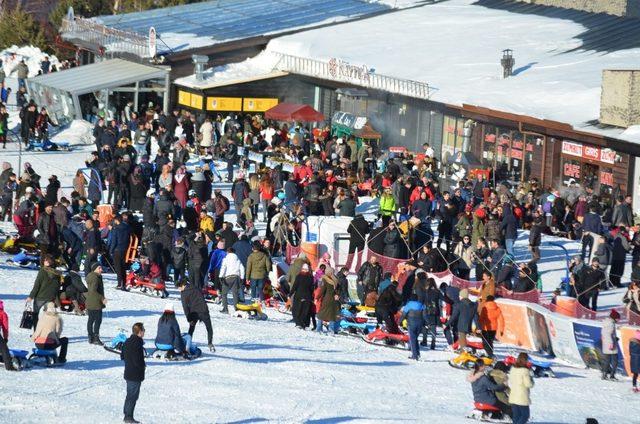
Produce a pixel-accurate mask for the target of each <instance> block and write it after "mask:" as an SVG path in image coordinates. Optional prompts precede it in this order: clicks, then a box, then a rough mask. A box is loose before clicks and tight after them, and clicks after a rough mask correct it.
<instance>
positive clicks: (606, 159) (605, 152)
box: [562, 140, 616, 165]
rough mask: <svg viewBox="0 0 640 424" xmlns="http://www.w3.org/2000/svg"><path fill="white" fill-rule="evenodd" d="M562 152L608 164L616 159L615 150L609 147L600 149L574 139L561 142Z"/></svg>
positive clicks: (611, 163)
mask: <svg viewBox="0 0 640 424" xmlns="http://www.w3.org/2000/svg"><path fill="white" fill-rule="evenodd" d="M562 153H563V154H565V155H569V156H576V157H579V158H582V159H587V160H593V161H598V162H603V163H608V164H610V165H613V164H614V163H615V161H616V152H615V151H613V150H611V149H601V148H599V147H595V146H589V145H583V144H582V143H576V142H574V141H567V140H564V141H563V142H562Z"/></svg>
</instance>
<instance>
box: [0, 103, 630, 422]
mask: <svg viewBox="0 0 640 424" xmlns="http://www.w3.org/2000/svg"><path fill="white" fill-rule="evenodd" d="M37 109H38V107H37V105H35V104H34V103H33V102H29V103H27V104H26V105H25V108H24V110H23V112H24V114H23V115H21V118H22V124H23V134H25V132H24V131H27V133H26V139H27V140H29V139H30V138H31V137H32V136H33V132H34V131H35V133H36V134H37V133H38V132H42V131H44V132H45V133H46V131H47V130H48V125H49V122H48V121H46V120H45V121H43V122H44V123H42V125H43V127H42V129H38V128H34V127H33V125H32V122H33V121H34V119H35V122H37V121H38V119H39V118H38V117H37V116H35V115H36V113H37V112H36V111H37ZM42 113H44V114H45V116H46V111H44V112H41V115H42ZM34 125H36V127H37V124H34ZM24 129H26V130H24ZM94 136H95V150H94V151H92V152H91V153H90V155H89V157H88V158H87V160H86V166H87V168H88V170H89V171H88V172H80V171H79V172H78V173H77V174H76V176H75V178H74V179H73V182H72V185H73V191H72V192H70V194H69V195H68V196H66V195H62V196H61V195H60V193H61V192H62V190H61V185H60V181H59V180H58V178H57V177H56V176H55V175H51V176H49V177H48V179H47V181H48V183H47V184H46V185H45V184H44V183H42V184H41V177H40V175H38V174H37V173H36V171H35V170H34V169H33V167H32V166H31V164H30V163H25V164H24V169H23V170H21V171H22V172H21V175H20V177H19V178H18V177H17V175H16V173H15V172H14V170H13V168H12V167H11V165H10V164H9V163H7V162H5V163H4V164H3V165H2V173H1V174H0V187H1V188H2V193H1V198H0V199H1V202H0V203H1V205H0V207H1V211H2V215H1V216H0V217H1V218H10V219H12V220H13V221H14V222H15V224H16V226H17V228H18V232H19V236H20V237H21V238H22V239H23V240H30V239H32V240H34V241H35V242H36V243H37V247H38V250H39V252H40V255H41V256H40V258H41V263H42V266H41V268H40V270H39V272H38V276H37V278H36V281H35V284H34V287H33V290H32V291H31V293H30V295H29V299H28V300H29V301H30V302H31V301H32V302H33V311H34V315H35V317H36V319H34V324H33V329H34V334H33V338H34V342H35V343H36V344H37V345H38V346H42V348H45V349H46V348H54V347H60V348H61V352H60V354H59V356H58V357H59V360H60V361H61V362H64V361H65V360H66V353H67V352H66V350H67V341H66V339H65V338H64V337H61V333H62V324H61V318H60V317H58V316H57V313H56V310H55V306H56V304H59V303H60V300H61V299H60V295H61V292H62V293H64V295H65V296H68V298H69V299H70V300H71V302H72V304H73V305H74V312H75V313H78V314H81V313H83V312H82V311H81V308H80V305H79V301H80V297H79V295H80V293H78V290H74V287H75V288H76V289H77V285H74V279H77V278H78V277H77V276H80V271H81V269H82V271H83V272H84V275H85V280H86V283H87V286H88V290H87V292H86V293H84V294H83V297H84V299H85V300H84V302H85V308H86V311H87V315H88V322H87V333H88V338H89V342H90V343H93V344H101V343H102V342H101V341H100V336H99V334H100V326H101V321H102V310H103V308H104V307H105V306H106V305H107V299H106V298H105V291H104V284H103V283H102V273H103V272H105V271H108V270H111V271H113V272H114V273H115V274H116V277H117V288H118V289H121V290H127V286H126V278H127V272H130V271H129V262H130V260H129V258H127V254H128V251H129V249H130V247H131V242H132V240H133V239H135V240H139V250H140V259H139V260H140V263H141V268H142V272H143V273H147V274H148V273H151V274H153V276H154V278H160V279H162V280H164V281H171V280H173V281H174V283H175V284H176V287H178V288H179V290H180V293H181V299H182V304H183V309H184V312H185V315H186V316H187V317H188V318H187V319H188V321H189V324H190V328H189V332H188V337H186V336H185V337H183V336H182V334H181V332H180V329H179V326H178V324H177V321H175V317H174V316H173V314H174V311H173V306H172V305H170V306H167V307H165V311H164V313H163V315H162V317H161V319H160V324H159V327H158V337H157V338H156V342H157V343H161V344H169V345H171V346H172V347H174V348H175V349H176V350H177V351H178V352H181V353H182V354H184V355H187V356H188V355H189V351H190V348H189V346H190V344H191V336H192V335H193V332H194V328H195V326H196V324H197V322H199V321H201V322H203V323H204V325H205V327H206V329H207V333H208V345H209V347H210V348H211V349H213V344H212V329H211V320H210V316H209V308H208V307H207V305H206V303H205V302H204V297H203V294H205V293H207V291H208V290H210V289H213V290H216V291H217V292H218V293H221V299H222V309H221V312H223V313H228V312H229V305H228V295H229V294H231V295H232V297H233V302H234V304H233V305H232V306H235V304H237V303H238V302H244V301H245V299H247V298H250V299H252V300H255V301H263V300H264V298H265V292H266V290H267V289H268V288H267V287H266V286H265V282H266V281H267V279H268V275H269V272H270V271H271V268H272V263H273V258H274V257H276V256H278V257H281V256H286V253H287V246H290V247H291V246H298V245H299V244H300V238H301V233H302V225H303V224H304V222H305V220H306V219H307V217H308V216H314V215H323V216H333V215H335V216H342V217H349V218H352V220H351V222H350V224H349V229H348V233H349V235H350V240H349V241H350V243H349V262H348V263H347V264H346V266H344V267H341V268H340V269H333V268H332V266H331V263H332V262H331V258H330V255H326V256H323V257H322V258H320V260H319V263H318V264H317V265H315V264H314V265H315V266H312V263H311V261H310V260H309V259H308V258H307V257H306V256H305V255H304V254H300V255H298V256H297V258H295V260H293V261H292V262H291V263H290V264H289V271H288V273H287V275H286V277H285V278H283V279H281V280H280V282H279V287H278V290H280V292H281V293H282V294H283V295H284V296H285V297H288V298H289V299H290V302H291V312H292V315H293V321H294V322H295V325H296V326H297V327H298V328H301V329H306V328H308V327H309V326H310V323H311V322H313V328H314V329H315V330H317V331H319V332H324V331H327V329H328V331H333V332H337V331H338V325H337V324H338V322H339V317H340V306H341V305H342V304H344V303H348V302H350V301H352V299H351V298H350V296H349V288H348V280H347V275H348V273H349V269H351V264H352V263H353V261H356V262H357V264H356V268H357V274H356V280H357V284H356V287H357V297H358V299H357V300H358V301H359V303H361V304H363V305H366V306H370V307H373V308H374V309H375V313H376V317H377V320H378V323H379V324H380V325H382V324H383V323H384V327H385V328H386V331H387V332H388V333H390V334H399V333H401V330H400V328H399V326H398V316H400V317H401V318H402V320H404V319H406V321H407V328H408V332H409V336H410V345H411V352H412V355H411V358H413V359H418V358H419V357H420V346H423V347H430V349H432V350H433V349H435V348H436V343H435V337H436V332H437V328H438V327H441V328H442V331H443V332H444V335H445V338H446V340H447V345H448V349H451V350H453V347H454V344H455V345H457V346H458V349H464V348H465V346H466V343H467V342H466V340H467V337H468V336H469V335H471V334H473V332H474V328H476V329H477V330H478V332H479V335H480V337H481V339H482V341H483V344H484V348H485V351H486V352H487V354H488V355H489V356H490V357H493V356H494V353H493V352H494V350H493V343H494V339H495V338H496V335H499V334H501V333H502V332H503V330H504V318H503V316H502V314H501V311H500V308H499V306H498V305H497V303H496V302H495V299H496V297H498V296H499V295H500V293H501V291H502V290H506V291H507V292H515V293H526V292H530V291H532V290H534V289H536V288H537V287H540V285H539V279H540V277H539V273H538V269H537V263H538V261H539V260H540V259H541V256H542V255H541V251H540V245H541V238H542V234H556V235H564V236H567V237H569V238H574V239H580V240H581V241H582V245H583V249H582V254H581V255H580V256H579V257H576V258H574V259H573V262H572V265H571V269H570V279H569V281H568V282H567V284H566V287H565V290H566V294H567V295H569V296H574V297H577V299H578V300H579V301H580V303H581V304H583V305H584V306H585V307H591V308H593V309H594V310H595V309H596V308H597V298H598V292H599V291H600V290H606V289H607V288H608V287H609V286H610V285H613V286H616V287H620V286H621V283H622V281H621V278H622V275H623V274H624V271H625V263H626V257H627V255H628V254H631V255H632V280H633V281H632V283H631V284H630V285H629V289H628V292H627V294H626V295H625V297H624V299H625V300H624V303H625V308H626V309H628V310H629V311H631V312H638V310H639V309H640V298H639V296H638V293H639V292H638V286H637V283H638V281H639V280H640V264H639V263H638V260H640V236H639V235H638V234H639V233H638V232H634V235H633V236H632V237H631V236H630V235H629V230H630V229H631V228H632V227H633V226H634V222H633V214H632V211H631V206H630V198H629V197H628V196H627V197H626V198H625V197H624V196H620V197H617V198H616V203H615V205H612V206H611V205H608V204H606V203H605V202H604V201H603V199H602V198H601V197H600V196H598V195H597V194H596V193H595V192H593V191H592V190H591V189H590V188H588V187H585V188H579V187H576V186H572V187H570V190H567V193H569V194H568V195H564V196H563V195H561V194H560V193H559V192H558V191H557V190H552V189H551V188H549V187H542V186H541V185H540V184H539V183H538V181H537V180H536V179H535V178H533V179H531V180H530V181H528V182H526V183H520V184H518V185H515V186H511V185H510V184H509V183H507V182H501V183H500V184H497V185H495V186H494V185H493V184H492V178H491V175H490V174H489V175H487V174H485V173H482V172H478V173H476V174H475V175H470V176H469V178H464V179H461V180H460V181H457V182H453V183H452V182H447V181H448V180H446V179H443V178H441V173H440V169H441V164H439V163H438V161H437V160H436V159H435V158H434V154H433V149H431V147H430V146H429V145H428V144H425V145H424V152H420V153H419V154H416V155H404V156H403V155H394V154H392V153H387V152H384V151H382V150H381V149H380V147H379V146H377V145H376V143H370V142H366V141H365V142H362V141H361V140H356V138H355V137H346V139H344V138H340V137H337V136H332V135H331V133H330V128H329V127H325V128H321V129H313V130H311V129H309V128H305V127H304V126H302V125H292V126H287V125H286V124H284V125H281V126H278V125H276V124H275V123H273V122H265V121H264V120H262V118H260V117H258V116H249V115H247V116H244V117H238V116H233V117H232V116H229V117H227V118H224V119H223V118H222V116H218V117H216V118H215V119H209V118H202V117H199V116H196V115H192V114H189V113H188V112H182V111H179V110H174V111H172V112H171V113H169V114H165V113H164V112H163V111H162V110H161V109H160V108H153V107H150V108H148V109H147V110H145V111H142V112H141V113H137V112H136V111H133V107H132V103H131V102H130V103H127V105H126V106H125V107H124V108H123V110H122V112H121V114H120V119H113V120H105V119H103V118H100V119H98V120H97V122H96V124H95V129H94ZM240 147H242V148H243V149H244V152H245V153H244V154H241V153H240V150H239V148H240ZM250 150H255V151H259V152H263V153H265V154H268V155H269V156H270V157H272V158H275V159H278V160H280V161H282V162H283V163H293V164H295V167H294V171H293V172H286V171H284V170H283V167H265V166H260V165H258V166H256V167H255V168H252V169H253V171H249V169H250V168H249V164H248V159H247V154H246V152H248V151H250ZM221 164H224V165H223V167H225V168H226V172H225V173H223V174H221V173H220V170H219V169H218V168H219V167H220V165H221ZM224 174H226V177H227V182H229V183H232V185H231V187H230V193H231V194H230V198H228V197H226V196H225V195H224V194H223V191H222V189H221V187H222V185H221V182H222V180H223V175H224ZM447 184H450V185H451V187H447ZM363 196H373V197H378V198H379V210H378V214H377V217H375V219H373V220H371V219H370V220H367V219H366V217H365V216H364V215H362V214H357V213H356V208H357V206H358V204H359V203H360V199H361V198H362V197H363ZM102 204H109V205H112V208H109V209H110V210H111V211H112V212H113V213H112V214H111V216H108V215H109V214H105V213H104V212H103V211H101V210H100V205H102ZM231 216H234V217H235V219H232V218H230V217H231ZM105 217H106V218H105ZM258 222H262V223H263V224H264V227H265V231H264V233H263V232H262V231H258V230H257V225H256V223H258ZM433 227H435V228H436V229H437V233H434V231H433V229H432V228H433ZM519 229H528V230H529V247H530V253H531V255H530V259H529V260H527V261H526V262H524V263H523V262H520V263H519V262H516V252H515V250H514V244H515V241H516V240H517V239H518V235H519ZM365 252H369V253H368V255H365ZM520 253H522V252H520ZM520 256H522V255H520ZM527 256H528V255H527ZM387 259H392V260H397V261H403V262H405V263H404V266H403V269H404V274H403V276H402V278H403V280H404V281H403V282H402V284H400V283H399V281H398V278H397V277H398V276H397V275H395V269H391V268H390V267H389V266H387V264H386V263H385V260H387ZM62 264H63V265H64V266H66V267H67V268H68V269H69V270H70V273H69V274H70V275H71V276H70V277H69V276H66V277H65V275H63V273H62V272H61V271H59V270H58V268H57V267H58V266H59V265H62ZM394 264H395V262H394ZM447 269H450V270H452V271H453V272H454V273H455V274H456V276H458V277H459V278H460V279H463V280H476V281H478V283H477V286H478V288H477V290H467V289H463V290H459V289H457V288H456V287H453V286H447V285H446V284H443V285H440V286H437V285H436V283H435V280H433V279H432V278H429V276H428V274H427V273H433V272H442V271H445V270H447ZM74 276H75V277H74ZM61 285H62V290H61V289H60V288H61ZM470 291H471V293H470ZM470 294H472V295H475V297H476V298H477V300H476V301H472V300H471V299H470ZM41 309H44V311H45V312H44V314H43V318H41V319H38V318H37V317H38V315H39V312H40V310H41ZM443 317H444V318H445V320H444V323H443V320H442V319H441V318H443ZM402 320H400V321H399V322H402ZM136 326H137V327H135V326H134V329H133V333H134V334H133V335H132V336H131V338H130V339H129V341H128V342H127V343H128V344H127V345H126V346H125V349H124V352H123V357H124V358H125V361H130V362H129V363H131V364H134V363H135V364H136V365H131V366H132V367H137V368H136V371H135V372H134V371H131V372H130V373H129V371H127V372H125V374H127V373H129V374H128V375H129V377H130V378H127V375H125V378H127V379H128V381H131V384H129V383H128V388H127V399H128V400H127V405H128V406H125V416H126V419H127V420H133V407H134V406H135V399H137V393H138V392H139V390H140V384H139V383H140V382H141V381H142V379H143V377H144V368H142V371H140V364H139V362H140V361H139V355H138V350H139V341H138V340H137V339H135V337H138V338H139V337H142V336H144V327H143V325H142V324H141V323H138V324H136ZM614 328H615V324H614ZM420 334H422V342H421V343H418V339H419V335H420ZM613 334H615V330H614V333H613ZM603 337H605V335H604V333H603ZM429 338H430V339H431V340H430V342H429V341H428V339H429ZM4 339H5V343H4V345H5V350H6V335H5V338H4ZM616 348H617V344H616ZM129 349H132V350H135V352H132V351H130V350H129ZM127 358H128V359H127ZM518 361H519V362H518V363H520V365H519V366H516V367H515V369H514V370H512V373H510V374H509V378H508V380H509V384H508V385H509V387H510V388H511V391H512V394H513V393H514V392H516V393H518V394H517V395H514V399H515V398H517V401H513V402H511V395H510V396H509V399H510V402H509V403H510V404H511V409H512V411H513V412H512V416H513V418H514V422H526V420H527V417H528V412H527V411H524V409H523V408H524V407H525V406H526V405H528V395H527V394H528V389H529V388H530V383H529V382H528V381H527V380H526V378H525V377H524V376H520V375H519V374H521V373H520V371H517V369H518V368H522V361H526V358H525V359H522V360H521V358H519V359H518ZM5 364H7V360H6V359H5ZM9 365H10V363H9ZM9 365H7V366H9ZM128 366H129V365H128ZM604 366H605V365H603V367H604ZM606 367H607V370H608V371H606V372H605V371H603V375H605V376H606V377H607V378H613V376H614V374H615V366H612V365H611V364H609V363H607V364H606ZM494 371H496V369H494ZM494 371H492V372H494ZM140 373H142V374H140ZM512 374H513V377H512ZM141 376H142V377H141ZM487 378H489V377H488V376H487V375H485V373H484V371H483V369H482V368H478V369H477V370H475V371H474V374H473V375H472V376H471V377H470V381H471V382H472V383H473V385H474V394H476V392H477V391H478V392H480V391H481V390H482V391H492V392H496V391H498V392H499V390H498V388H497V386H500V385H501V384H500V383H499V382H493V383H489V382H487ZM503 380H504V377H503ZM134 383H138V384H134ZM492 384H493V385H492ZM512 384H513V386H512ZM635 384H636V382H635V379H634V386H635ZM129 386H130V387H129ZM477 387H482V389H479V388H477ZM516 387H517V389H516ZM492 399H493V398H492ZM525 401H526V403H525ZM494 403H496V404H497V402H494ZM132 405H133V406H132ZM520 407H522V408H520ZM510 413H511V412H510ZM130 422H135V421H130Z"/></svg>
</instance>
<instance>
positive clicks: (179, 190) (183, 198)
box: [173, 166, 190, 209]
mask: <svg viewBox="0 0 640 424" xmlns="http://www.w3.org/2000/svg"><path fill="white" fill-rule="evenodd" d="M189 186H190V184H189V179H188V178H187V173H186V171H185V168H184V166H181V167H180V168H178V169H177V171H176V175H175V176H174V177H173V194H174V195H175V196H176V199H177V200H178V202H180V207H181V208H182V209H184V207H185V206H186V204H187V194H188V193H189Z"/></svg>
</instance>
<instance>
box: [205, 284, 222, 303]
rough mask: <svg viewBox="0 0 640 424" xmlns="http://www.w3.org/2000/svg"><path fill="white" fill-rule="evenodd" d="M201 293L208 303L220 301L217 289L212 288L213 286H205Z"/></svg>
mask: <svg viewBox="0 0 640 424" xmlns="http://www.w3.org/2000/svg"><path fill="white" fill-rule="evenodd" d="M202 295H203V296H204V300H206V301H207V302H209V303H220V297H219V295H218V290H216V289H214V288H213V287H205V288H204V289H203V290H202Z"/></svg>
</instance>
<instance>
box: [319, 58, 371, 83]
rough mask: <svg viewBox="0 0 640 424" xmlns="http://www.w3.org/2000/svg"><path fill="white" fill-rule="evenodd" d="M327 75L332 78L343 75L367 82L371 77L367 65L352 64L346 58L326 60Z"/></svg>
mask: <svg viewBox="0 0 640 424" xmlns="http://www.w3.org/2000/svg"><path fill="white" fill-rule="evenodd" d="M328 65H329V75H331V76H332V77H333V78H338V77H343V78H348V79H357V80H360V81H361V82H369V79H370V77H371V75H370V73H369V67H368V66H366V65H362V66H356V65H352V64H350V63H349V62H347V61H346V60H341V59H336V58H335V57H334V58H331V59H330V60H329V62H328Z"/></svg>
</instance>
